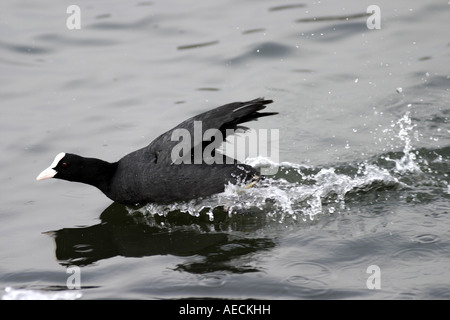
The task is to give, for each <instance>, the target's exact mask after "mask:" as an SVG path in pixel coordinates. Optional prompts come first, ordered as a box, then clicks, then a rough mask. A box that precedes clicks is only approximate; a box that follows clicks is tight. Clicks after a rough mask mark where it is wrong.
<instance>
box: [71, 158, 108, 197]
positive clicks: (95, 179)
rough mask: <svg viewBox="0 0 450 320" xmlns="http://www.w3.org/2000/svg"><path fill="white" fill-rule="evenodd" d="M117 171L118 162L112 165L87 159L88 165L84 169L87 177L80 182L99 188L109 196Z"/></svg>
mask: <svg viewBox="0 0 450 320" xmlns="http://www.w3.org/2000/svg"><path fill="white" fill-rule="evenodd" d="M116 169H117V162H114V163H110V162H107V161H104V160H100V159H95V158H89V159H86V164H85V166H84V168H83V170H84V172H85V175H84V177H83V181H79V182H83V183H87V184H90V185H91V186H94V187H97V188H98V189H100V191H102V192H103V193H105V194H106V195H108V192H109V190H110V186H111V181H112V180H113V177H114V174H115V173H116Z"/></svg>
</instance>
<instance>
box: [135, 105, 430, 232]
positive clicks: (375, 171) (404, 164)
mask: <svg viewBox="0 0 450 320" xmlns="http://www.w3.org/2000/svg"><path fill="white" fill-rule="evenodd" d="M392 128H393V129H392V130H394V129H397V130H398V131H397V133H395V135H396V137H397V138H398V139H400V141H401V143H402V145H403V151H402V156H401V158H399V159H393V158H391V156H389V155H386V156H381V157H378V159H375V160H372V161H369V160H365V161H363V162H357V163H344V164H341V165H334V166H330V167H311V166H305V165H300V164H295V163H288V162H282V163H275V162H273V161H271V160H269V159H267V158H261V157H259V158H253V159H248V160H247V164H250V165H252V166H253V167H256V168H261V167H270V168H276V169H277V170H275V171H276V172H278V173H277V174H276V175H275V176H270V177H268V178H266V179H264V180H262V181H260V182H259V183H258V184H257V185H256V186H254V187H252V188H246V186H245V185H231V184H230V185H228V186H226V188H225V191H224V192H223V193H220V194H217V195H213V196H210V197H206V198H203V199H195V200H192V201H189V202H182V203H174V204H171V205H158V204H148V205H146V206H144V207H142V208H140V209H138V210H137V211H139V212H140V213H144V214H145V215H147V216H155V215H158V216H164V217H166V216H167V215H169V214H170V213H171V212H174V211H177V212H185V213H188V214H189V215H190V216H193V217H200V216H201V215H204V216H207V217H208V220H209V221H211V222H213V221H214V220H215V211H214V210H215V209H216V208H218V207H220V208H222V210H223V211H224V212H225V214H226V215H228V217H232V216H233V215H237V214H248V213H249V212H260V213H262V214H264V215H265V217H267V218H268V219H270V220H272V221H275V222H277V223H285V222H287V221H311V220H314V219H315V218H316V217H318V216H320V215H323V214H335V213H341V212H345V211H346V209H347V206H348V204H347V203H348V198H349V197H351V196H353V195H355V194H363V193H370V192H376V191H379V190H383V189H391V188H393V187H401V186H404V183H403V182H401V181H400V178H401V177H402V176H403V175H405V174H409V173H413V174H414V173H420V172H421V170H420V168H419V165H418V163H417V157H416V153H415V151H414V148H413V145H412V138H411V135H412V133H413V130H414V128H415V125H414V124H413V123H412V121H411V118H410V114H409V112H407V113H406V114H405V115H404V116H403V117H402V118H400V119H399V120H398V121H396V122H395V123H393V125H392ZM380 158H381V159H383V160H386V161H388V163H389V162H393V163H394V164H395V168H392V167H391V168H384V167H383V165H382V164H381V163H380V161H379V159H380ZM385 163H386V162H385ZM135 211H136V210H135V209H132V210H130V213H133V212H135Z"/></svg>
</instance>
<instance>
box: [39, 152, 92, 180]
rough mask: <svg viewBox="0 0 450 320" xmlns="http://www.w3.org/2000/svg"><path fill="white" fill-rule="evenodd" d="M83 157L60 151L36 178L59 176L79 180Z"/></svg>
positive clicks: (64, 178) (59, 177)
mask: <svg viewBox="0 0 450 320" xmlns="http://www.w3.org/2000/svg"><path fill="white" fill-rule="evenodd" d="M83 167H84V164H83V158H82V157H80V156H77V155H75V154H70V153H64V152H61V153H59V154H58V155H57V156H56V157H55V160H53V162H52V164H51V165H50V167H48V168H47V169H45V170H44V171H42V172H41V173H40V174H39V175H38V176H37V178H36V180H44V179H49V178H57V179H63V180H69V181H75V180H77V178H76V177H77V176H78V175H80V172H82V171H83Z"/></svg>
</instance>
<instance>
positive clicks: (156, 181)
mask: <svg viewBox="0 0 450 320" xmlns="http://www.w3.org/2000/svg"><path fill="white" fill-rule="evenodd" d="M269 103H272V100H264V99H262V98H259V99H255V100H251V101H247V102H234V103H229V104H226V105H223V106H221V107H218V108H215V109H212V110H210V111H207V112H204V113H202V114H199V115H197V116H195V117H192V118H190V119H188V120H186V121H184V122H182V123H180V124H179V125H178V126H176V127H175V128H173V129H172V130H169V131H167V132H166V133H164V134H162V135H160V136H159V137H158V138H156V139H155V140H154V141H152V142H151V143H150V144H149V145H148V146H146V147H144V148H142V149H139V150H137V151H134V152H132V153H130V154H128V155H126V156H124V157H123V158H122V159H120V160H119V161H117V162H113V163H110V162H107V161H103V160H99V159H94V158H84V157H81V156H78V155H75V154H70V153H60V154H58V155H57V156H56V157H55V160H54V161H53V163H52V164H51V165H50V167H48V168H47V169H46V170H44V171H42V172H41V174H39V176H38V177H37V178H36V179H37V180H43V179H48V178H58V179H63V180H68V181H76V182H82V183H86V184H90V185H92V186H95V187H97V188H98V189H100V190H101V191H102V192H103V193H104V194H105V195H106V196H107V197H109V198H110V199H112V200H114V201H117V202H120V203H124V204H137V203H148V202H159V203H168V202H174V201H183V200H190V199H194V198H198V197H202V196H209V195H212V194H215V193H220V192H223V191H224V189H225V185H226V184H228V183H229V182H231V183H233V184H236V183H239V182H246V181H250V180H252V179H255V178H257V177H258V172H257V171H256V170H255V169H254V168H252V167H251V166H248V165H245V164H239V163H237V161H235V160H234V161H232V164H230V161H229V160H230V159H226V158H225V157H223V158H222V161H214V163H213V164H208V163H211V162H210V161H207V160H205V159H203V158H202V159H200V161H201V162H200V163H199V162H198V159H194V155H198V154H199V152H198V151H199V150H201V151H202V152H203V151H204V150H205V148H206V147H208V145H210V144H211V142H210V141H208V142H204V141H200V142H198V143H196V140H198V139H194V138H195V137H194V131H195V130H197V128H198V127H197V128H195V126H198V125H199V124H200V125H201V130H202V136H203V133H204V132H205V131H206V130H208V129H212V130H213V131H212V133H214V132H215V133H217V135H216V137H221V139H222V140H224V139H225V138H226V136H227V134H230V133H232V130H236V129H238V128H244V129H246V128H245V127H242V126H239V124H241V123H244V122H248V121H251V120H256V119H257V118H260V117H264V116H270V115H274V114H277V113H276V112H258V111H260V110H262V109H264V108H265V107H266V105H267V104H269ZM197 121H199V122H197ZM194 122H195V123H194ZM177 129H181V130H179V132H181V133H185V134H186V133H188V134H189V135H190V137H191V138H192V140H191V141H190V142H192V143H191V144H190V145H189V147H190V150H189V151H190V152H187V153H186V154H185V155H184V157H183V158H181V157H182V156H183V153H182V152H179V153H177V152H175V153H174V152H173V150H174V148H176V147H180V141H181V138H180V140H176V141H173V135H172V134H173V133H174V130H177ZM230 129H231V130H230ZM210 133H211V131H210ZM219 133H220V134H219ZM184 142H185V141H183V143H184ZM183 145H184V144H183ZM174 154H175V155H176V156H177V157H178V158H177V157H175V158H174ZM186 156H187V157H190V159H189V158H186ZM211 156H212V157H215V156H218V155H216V154H214V151H212V152H211ZM214 159H218V158H214ZM189 160H191V161H189ZM205 162H207V163H205ZM220 163H222V164H220Z"/></svg>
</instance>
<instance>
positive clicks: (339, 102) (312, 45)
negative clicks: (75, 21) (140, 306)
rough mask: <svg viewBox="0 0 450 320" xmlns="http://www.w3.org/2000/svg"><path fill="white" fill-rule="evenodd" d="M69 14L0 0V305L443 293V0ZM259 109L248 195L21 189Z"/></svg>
mask: <svg viewBox="0 0 450 320" xmlns="http://www.w3.org/2000/svg"><path fill="white" fill-rule="evenodd" d="M70 4H71V3H69V2H65V1H58V3H56V2H54V1H39V4H38V3H36V2H33V1H10V0H9V1H8V0H6V1H2V2H1V3H0V99H1V100H0V101H1V104H2V109H1V110H2V111H1V117H0V125H1V128H2V135H1V139H0V143H1V150H2V155H1V157H0V167H1V168H2V170H1V171H0V179H1V184H0V185H1V197H0V201H1V206H0V219H1V223H0V234H1V241H0V248H1V249H0V289H1V293H0V295H1V296H2V298H4V299H21V298H24V299H27V298H31V299H53V298H56V299H107V298H119V299H120V298H123V299H174V298H175V299H178V298H233V299H241V298H242V299H246V298H256V299H448V298H450V231H449V229H450V228H449V227H450V217H449V208H450V206H449V198H450V185H449V183H450V178H449V173H450V171H449V163H450V139H449V138H450V124H449V114H450V108H449V102H450V69H449V66H450V38H449V30H450V19H449V17H450V4H449V3H448V1H437V0H434V1H418V0H415V1H377V2H376V3H373V2H370V1H303V2H295V1H293V2H284V1H275V0H267V1H232V0H219V1H189V2H186V1H160V0H154V1H142V0H140V1H126V2H124V1H109V0H108V1H106V0H104V1H95V2H91V1H89V2H87V1H78V3H77V4H78V6H79V7H80V9H81V29H74V30H70V29H68V28H67V25H66V22H67V19H68V18H69V16H70V14H68V13H66V10H67V7H68V6H69V5H70ZM372 4H376V5H377V6H378V7H379V8H380V25H379V27H380V28H379V29H370V28H369V27H368V24H367V20H368V19H370V17H372V18H373V16H371V13H369V14H367V13H366V12H367V8H368V7H369V6H370V5H372ZM260 96H264V97H265V98H268V99H273V100H274V101H275V103H274V104H273V105H271V106H270V111H277V112H279V115H277V116H274V117H268V118H264V119H261V120H260V121H258V122H254V123H251V124H250V125H251V126H252V127H253V128H256V129H258V128H265V129H279V132H280V142H279V161H278V162H270V161H268V159H257V160H254V161H253V162H252V164H253V165H256V166H260V165H263V164H264V163H269V165H271V166H272V167H276V168H278V173H277V175H275V176H273V177H270V178H269V179H267V180H265V181H264V182H263V183H261V184H260V185H258V186H255V187H253V188H250V189H245V190H241V189H238V188H236V187H231V186H230V187H228V188H227V190H226V191H225V192H224V193H223V194H220V195H217V196H213V197H210V198H207V199H200V200H195V201H191V202H189V203H175V204H171V205H168V206H161V205H154V204H148V205H145V206H142V207H125V206H122V205H119V204H112V203H111V201H110V200H109V199H107V198H106V197H105V196H104V195H103V194H101V193H100V191H98V190H97V189H95V188H92V187H90V186H87V185H82V184H76V183H69V182H65V181H56V180H52V181H41V182H37V181H35V178H36V176H37V175H38V173H39V172H40V171H42V170H43V169H44V168H46V167H47V166H48V165H49V164H50V163H51V162H52V160H53V158H54V156H55V155H56V154H57V153H59V152H61V151H64V152H72V153H77V154H80V155H84V156H90V157H97V158H101V159H105V160H108V161H116V160H118V159H119V158H120V157H122V156H123V155H125V154H127V153H129V152H131V151H134V150H136V149H138V148H140V147H143V146H145V145H147V144H148V143H149V142H150V141H151V140H152V139H154V138H156V137H157V136H158V135H159V134H161V133H163V132H164V131H166V130H168V129H170V128H172V127H173V126H175V125H177V124H178V123H180V122H181V121H183V120H185V119H187V118H189V117H191V116H193V115H196V114H198V113H200V112H203V111H206V110H209V109H211V108H213V107H216V106H219V105H221V104H225V103H228V102H233V101H244V100H249V99H253V98H256V97H260ZM249 161H251V159H250V160H249ZM374 268H375V269H374ZM68 272H69V273H68ZM72 275H73V276H78V278H70V276H72ZM71 284H72V285H74V287H75V289H73V290H71V289H70V288H69V287H70V285H71Z"/></svg>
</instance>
